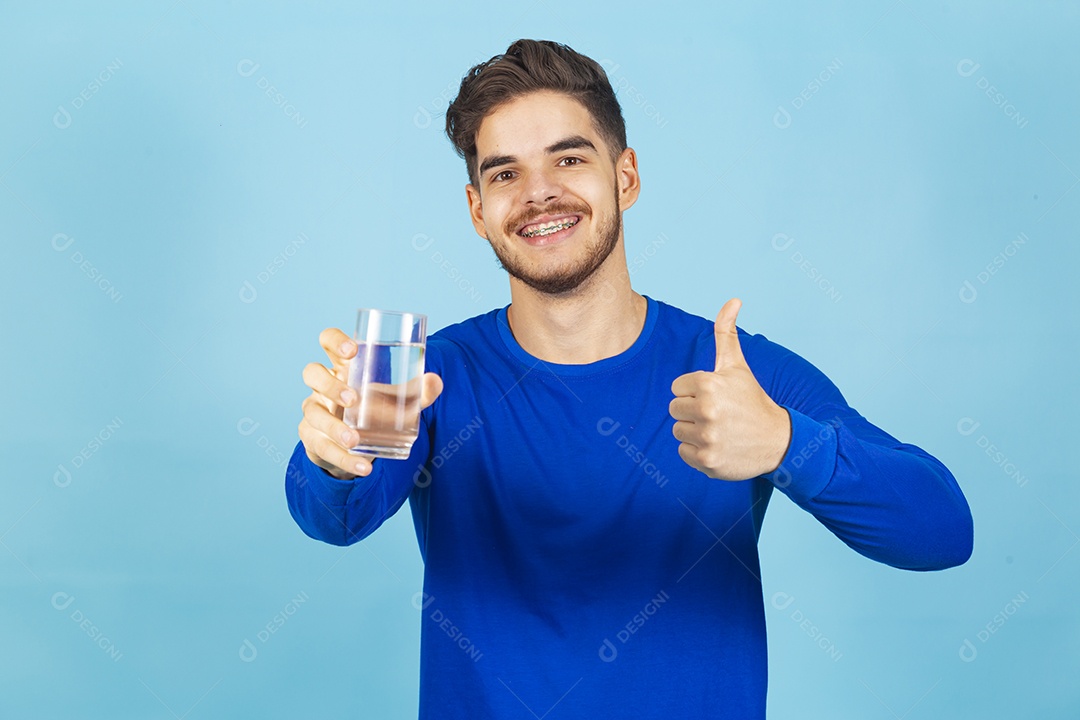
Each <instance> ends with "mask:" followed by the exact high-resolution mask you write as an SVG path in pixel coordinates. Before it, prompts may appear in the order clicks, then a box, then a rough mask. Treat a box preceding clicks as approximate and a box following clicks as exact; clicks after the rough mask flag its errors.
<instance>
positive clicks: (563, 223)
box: [518, 216, 581, 238]
mask: <svg viewBox="0 0 1080 720" xmlns="http://www.w3.org/2000/svg"><path fill="white" fill-rule="evenodd" d="M580 220H581V218H579V217H576V216H575V217H570V218H566V219H565V220H554V221H551V222H546V223H540V224H537V225H526V226H525V227H524V228H522V229H521V231H520V232H519V233H518V234H519V235H521V237H526V238H532V237H543V236H544V235H551V234H552V233H557V232H559V231H560V230H565V229H566V228H571V227H574V226H575V225H577V224H578V222H580Z"/></svg>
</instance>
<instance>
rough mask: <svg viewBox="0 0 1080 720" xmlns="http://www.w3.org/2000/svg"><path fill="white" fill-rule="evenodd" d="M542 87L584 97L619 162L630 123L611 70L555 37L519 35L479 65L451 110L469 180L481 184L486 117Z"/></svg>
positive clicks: (451, 133) (451, 128) (453, 138)
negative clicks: (479, 141)
mask: <svg viewBox="0 0 1080 720" xmlns="http://www.w3.org/2000/svg"><path fill="white" fill-rule="evenodd" d="M537 90H555V91H557V92H562V93H566V94H567V95H569V96H571V97H572V98H573V99H575V100H577V101H578V102H580V103H581V104H582V105H583V106H584V107H585V109H586V110H587V111H588V112H589V115H590V116H591V117H592V120H593V126H594V127H595V129H596V131H597V133H599V135H600V136H601V138H603V140H604V143H605V144H606V145H607V146H608V148H609V149H610V150H611V161H612V163H614V162H615V161H616V160H617V159H618V157H619V154H620V153H622V151H623V150H625V149H626V123H625V122H624V120H623V116H622V109H621V108H620V107H619V101H618V99H616V97H615V91H614V90H613V89H612V87H611V83H610V82H609V81H608V77H607V73H605V72H604V69H603V68H602V67H601V66H600V64H599V63H597V62H596V61H595V60H593V59H592V58H589V57H586V56H585V55H582V54H580V53H577V52H575V51H574V50H572V49H571V48H570V47H568V46H566V45H563V44H562V43H557V42H552V41H550V40H527V39H521V40H515V41H514V42H513V43H511V45H510V47H508V48H507V49H506V52H505V53H502V54H501V55H496V56H495V57H493V58H491V59H490V60H488V61H487V62H482V63H480V64H478V65H474V66H473V67H472V68H471V69H470V70H469V72H468V73H466V75H465V77H464V78H463V79H462V80H461V88H460V89H459V91H458V95H457V97H456V98H454V99H453V100H452V101H451V102H450V107H449V108H447V110H446V135H447V137H449V138H450V142H451V143H453V145H454V150H455V151H456V152H457V154H458V155H460V156H461V157H463V158H465V168H466V170H467V171H468V173H469V182H471V183H472V184H473V185H474V186H476V187H479V178H478V177H477V156H476V136H477V134H478V133H479V132H480V124H481V123H482V122H483V120H484V118H485V117H487V116H488V115H489V114H491V113H492V112H494V111H495V110H496V109H497V108H499V107H500V106H502V105H504V104H506V103H508V102H510V101H511V100H513V99H515V98H517V97H519V96H521V95H525V94H527V93H530V92H534V91H537Z"/></svg>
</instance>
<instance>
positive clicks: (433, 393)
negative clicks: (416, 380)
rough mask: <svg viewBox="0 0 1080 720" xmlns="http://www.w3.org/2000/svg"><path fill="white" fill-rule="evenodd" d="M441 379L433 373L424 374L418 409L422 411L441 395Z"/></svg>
mask: <svg viewBox="0 0 1080 720" xmlns="http://www.w3.org/2000/svg"><path fill="white" fill-rule="evenodd" d="M442 391H443V381H442V378H441V377H439V376H438V375H437V374H435V373H433V372H429V373H424V387H423V390H421V391H420V409H421V410H423V409H424V408H426V407H427V406H429V405H431V403H433V402H435V399H436V398H437V397H439V396H440V395H442Z"/></svg>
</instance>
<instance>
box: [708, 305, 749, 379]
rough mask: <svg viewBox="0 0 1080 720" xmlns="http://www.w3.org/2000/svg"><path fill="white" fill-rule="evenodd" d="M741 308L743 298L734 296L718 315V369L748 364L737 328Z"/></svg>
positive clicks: (715, 330) (715, 329)
mask: <svg viewBox="0 0 1080 720" xmlns="http://www.w3.org/2000/svg"><path fill="white" fill-rule="evenodd" d="M741 308H742V300H740V299H739V298H732V299H730V300H728V301H727V302H726V303H724V307H722V308H720V313H719V314H718V315H717V316H716V324H715V325H714V326H713V328H714V332H715V333H716V370H721V369H723V368H725V367H733V366H736V365H745V364H746V359H745V358H744V357H743V354H742V346H741V345H740V344H739V331H738V330H736V329H735V318H736V317H737V316H738V314H739V310H740V309H741Z"/></svg>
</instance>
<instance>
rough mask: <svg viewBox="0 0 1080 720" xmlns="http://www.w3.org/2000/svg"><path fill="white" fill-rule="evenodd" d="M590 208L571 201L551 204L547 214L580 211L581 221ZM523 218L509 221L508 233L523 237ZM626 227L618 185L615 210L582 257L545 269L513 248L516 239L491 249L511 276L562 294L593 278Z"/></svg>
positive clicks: (600, 224) (604, 219) (603, 220)
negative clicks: (529, 262) (535, 266)
mask: <svg viewBox="0 0 1080 720" xmlns="http://www.w3.org/2000/svg"><path fill="white" fill-rule="evenodd" d="M586 210H587V209H586V208H582V207H573V206H571V205H551V206H550V207H547V208H544V214H546V215H578V216H580V217H581V221H579V223H578V224H580V223H581V222H582V221H584V220H585V218H586V217H589V218H590V219H591V218H592V213H588V212H586ZM520 226H521V222H520V221H519V220H517V219H515V220H514V221H513V222H508V223H507V224H506V227H505V228H504V229H503V236H504V237H519V236H518V235H517V232H516V228H518V227H520ZM621 230H622V213H620V212H619V189H618V186H617V185H616V187H615V203H614V205H613V206H612V211H611V213H610V214H608V215H607V216H605V217H602V218H600V220H599V222H598V223H597V225H596V239H595V240H594V241H593V243H592V244H590V245H589V247H588V248H586V250H587V253H586V256H585V257H584V258H582V259H581V260H579V261H577V262H575V263H572V264H567V265H561V266H558V267H553V268H548V269H546V270H544V271H542V272H540V271H532V270H531V269H530V268H529V267H528V266H527V265H526V264H525V263H524V262H522V261H521V260H520V258H518V257H517V256H516V255H515V254H514V253H513V252H512V247H513V242H509V243H501V242H492V243H491V249H492V250H494V251H495V257H496V258H498V260H499V266H500V267H502V269H503V270H505V271H506V272H507V273H508V274H509V275H510V276H511V277H515V278H517V279H518V280H520V281H521V282H523V283H525V284H526V285H528V286H529V287H531V288H533V289H534V290H537V291H539V292H542V293H546V294H548V295H562V294H565V293H568V292H570V291H571V290H574V289H575V288H577V287H578V286H579V285H581V284H582V283H583V282H585V280H587V279H588V278H589V276H591V275H592V274H593V273H594V272H596V270H597V268H599V267H600V266H601V265H603V264H604V261H605V260H607V258H608V256H609V255H611V252H612V251H613V250H614V249H615V246H616V245H618V243H619V233H620V232H621Z"/></svg>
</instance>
